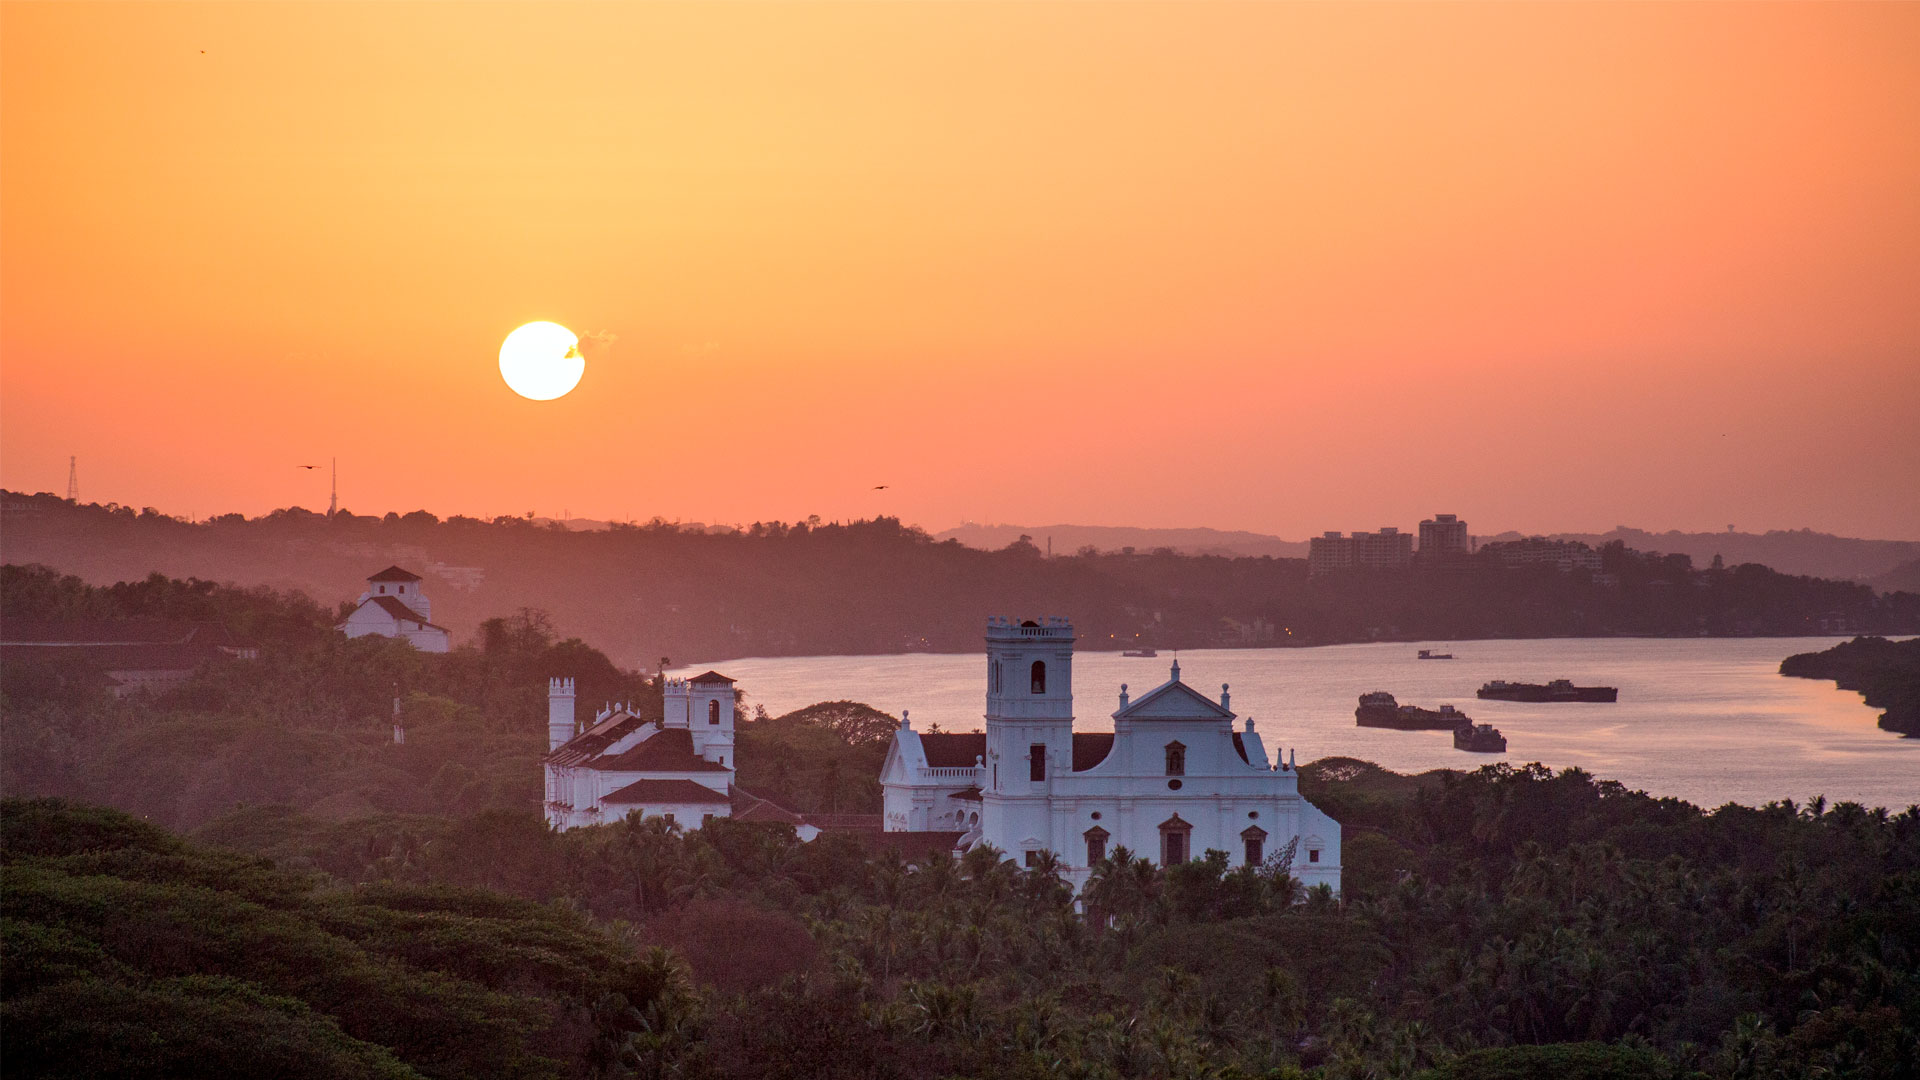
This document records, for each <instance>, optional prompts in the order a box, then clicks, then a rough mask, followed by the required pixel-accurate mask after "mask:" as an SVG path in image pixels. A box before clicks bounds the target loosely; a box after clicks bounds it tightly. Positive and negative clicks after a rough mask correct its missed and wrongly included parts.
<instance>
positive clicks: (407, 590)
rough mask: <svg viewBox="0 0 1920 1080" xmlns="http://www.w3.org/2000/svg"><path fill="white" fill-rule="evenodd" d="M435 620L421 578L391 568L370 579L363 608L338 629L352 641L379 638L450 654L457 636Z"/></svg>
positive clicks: (362, 595)
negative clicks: (353, 639)
mask: <svg viewBox="0 0 1920 1080" xmlns="http://www.w3.org/2000/svg"><path fill="white" fill-rule="evenodd" d="M432 619H433V601H431V600H428V599H427V594H426V593H424V592H422V591H420V575H418V574H415V573H411V572H409V571H406V570H402V569H400V568H399V567H397V566H389V567H387V568H386V569H385V570H382V571H380V572H379V573H377V574H375V575H373V576H372V577H370V578H368V579H367V591H366V592H363V593H361V594H360V606H359V607H357V608H354V609H353V614H351V615H348V616H347V617H346V618H345V619H342V620H340V622H339V623H338V624H337V625H336V626H335V627H334V629H336V630H338V631H340V632H341V633H343V634H345V635H347V636H348V637H350V638H357V637H365V636H367V635H368V634H379V635H380V636H381V637H390V638H400V639H401V640H403V641H405V642H407V643H408V644H410V645H412V646H413V647H414V648H416V649H419V650H420V651H421V652H436V653H443V652H446V651H447V650H449V649H450V648H452V647H453V635H452V634H451V633H449V632H448V630H447V628H446V627H444V626H435V625H434V624H433V622H432Z"/></svg>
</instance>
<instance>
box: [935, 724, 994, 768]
mask: <svg viewBox="0 0 1920 1080" xmlns="http://www.w3.org/2000/svg"><path fill="white" fill-rule="evenodd" d="M920 746H921V747H922V748H923V749H925V750H926V752H927V765H928V766H929V767H931V768H935V769H970V768H972V767H973V765H974V759H975V758H978V757H980V756H982V755H984V754H985V753H986V752H987V736H986V735H985V734H984V733H982V732H978V731H970V732H966V733H964V734H962V733H955V732H946V731H939V732H932V733H923V734H921V736H920Z"/></svg>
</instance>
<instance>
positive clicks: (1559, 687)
mask: <svg viewBox="0 0 1920 1080" xmlns="http://www.w3.org/2000/svg"><path fill="white" fill-rule="evenodd" d="M1479 696H1480V697H1482V698H1485V699H1487V700H1488V701H1618V700H1620V690H1619V688H1618V687H1613V686H1575V685H1573V682H1572V680H1570V679H1555V680H1553V681H1552V682H1550V683H1546V684H1544V685H1543V684H1541V683H1511V682H1508V681H1506V680H1505V679H1495V680H1493V681H1492V682H1490V683H1487V684H1486V685H1485V686H1482V687H1481V688H1480V690H1479Z"/></svg>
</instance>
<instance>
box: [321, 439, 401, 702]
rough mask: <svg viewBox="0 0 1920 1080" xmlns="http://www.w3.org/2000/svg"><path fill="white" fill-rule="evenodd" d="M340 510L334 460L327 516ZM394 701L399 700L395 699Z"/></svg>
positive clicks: (337, 474)
mask: <svg viewBox="0 0 1920 1080" xmlns="http://www.w3.org/2000/svg"><path fill="white" fill-rule="evenodd" d="M338 509H340V459H339V458H334V459H333V493H332V494H330V495H328V496H327V516H328V517H332V516H333V512H334V511H335V510H338ZM394 700H396V701H397V700H399V699H398V698H395V699H394Z"/></svg>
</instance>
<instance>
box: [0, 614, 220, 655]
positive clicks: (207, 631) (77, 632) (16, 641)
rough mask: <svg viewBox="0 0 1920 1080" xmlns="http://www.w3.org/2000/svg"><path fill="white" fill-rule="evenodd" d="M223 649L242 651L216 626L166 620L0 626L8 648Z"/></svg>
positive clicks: (57, 621)
mask: <svg viewBox="0 0 1920 1080" xmlns="http://www.w3.org/2000/svg"><path fill="white" fill-rule="evenodd" d="M189 641H191V642H193V643H194V644H196V645H226V646H229V647H241V648H245V647H248V646H242V645H240V643H239V642H237V641H235V640H234V637H233V635H232V634H231V633H229V632H228V631H227V628H226V627H224V626H221V625H220V624H219V623H210V622H176V621H172V620H166V619H15V618H8V619H7V620H6V622H5V624H4V625H0V643H5V644H8V645H179V644H183V643H185V642H189Z"/></svg>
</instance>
